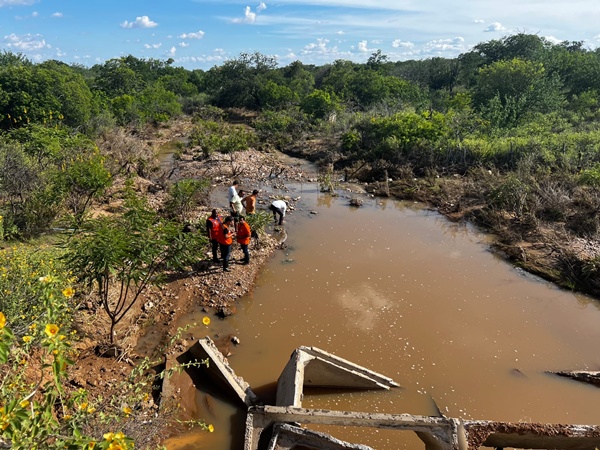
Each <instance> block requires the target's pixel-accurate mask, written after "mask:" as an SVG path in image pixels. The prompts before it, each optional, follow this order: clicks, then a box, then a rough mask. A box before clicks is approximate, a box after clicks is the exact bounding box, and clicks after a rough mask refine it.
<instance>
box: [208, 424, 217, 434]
mask: <svg viewBox="0 0 600 450" xmlns="http://www.w3.org/2000/svg"><path fill="white" fill-rule="evenodd" d="M207 429H208V432H209V433H213V432H214V431H215V427H213V424H212V423H211V424H209V425H208V428H207Z"/></svg>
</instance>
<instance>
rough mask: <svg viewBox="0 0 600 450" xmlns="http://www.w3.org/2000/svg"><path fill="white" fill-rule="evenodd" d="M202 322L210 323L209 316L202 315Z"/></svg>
mask: <svg viewBox="0 0 600 450" xmlns="http://www.w3.org/2000/svg"><path fill="white" fill-rule="evenodd" d="M202 323H203V324H204V325H206V326H208V325H210V318H209V317H207V316H204V317H203V318H202Z"/></svg>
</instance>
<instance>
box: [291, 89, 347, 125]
mask: <svg viewBox="0 0 600 450" xmlns="http://www.w3.org/2000/svg"><path fill="white" fill-rule="evenodd" d="M337 108H338V102H337V101H336V99H335V95H332V94H330V93H329V92H326V91H322V90H320V89H315V90H314V91H313V92H311V93H310V94H309V95H307V96H306V97H305V98H304V100H302V102H301V104H300V109H302V111H303V112H304V113H305V114H308V115H309V116H311V117H313V118H315V119H324V118H326V117H328V116H329V115H330V114H331V113H333V112H335V111H336V109H337Z"/></svg>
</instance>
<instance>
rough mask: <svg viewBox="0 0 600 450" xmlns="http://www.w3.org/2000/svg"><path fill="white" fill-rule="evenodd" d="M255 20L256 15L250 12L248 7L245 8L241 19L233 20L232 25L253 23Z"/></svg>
mask: <svg viewBox="0 0 600 450" xmlns="http://www.w3.org/2000/svg"><path fill="white" fill-rule="evenodd" d="M255 20H256V13H254V12H252V9H251V8H250V7H249V6H246V10H245V12H244V18H243V19H233V20H232V22H233V23H254V21H255Z"/></svg>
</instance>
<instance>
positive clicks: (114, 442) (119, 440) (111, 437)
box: [92, 432, 131, 450]
mask: <svg viewBox="0 0 600 450" xmlns="http://www.w3.org/2000/svg"><path fill="white" fill-rule="evenodd" d="M103 437H104V440H105V441H106V442H108V443H109V444H108V447H107V448H108V449H109V450H127V449H129V448H131V447H130V446H129V444H128V443H127V441H126V440H125V435H124V434H123V433H121V432H118V433H106V434H105V435H104V436H103ZM92 448H93V447H92Z"/></svg>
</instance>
